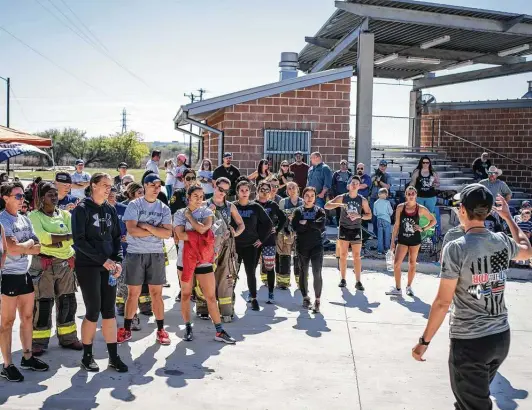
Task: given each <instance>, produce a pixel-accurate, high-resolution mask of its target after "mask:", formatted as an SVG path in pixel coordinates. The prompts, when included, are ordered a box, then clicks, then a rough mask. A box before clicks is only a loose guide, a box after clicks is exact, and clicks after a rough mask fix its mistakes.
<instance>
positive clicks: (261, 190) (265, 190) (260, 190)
mask: <svg viewBox="0 0 532 410" xmlns="http://www.w3.org/2000/svg"><path fill="white" fill-rule="evenodd" d="M271 191H272V190H271V189H269V188H264V187H263V188H261V189H259V192H271Z"/></svg>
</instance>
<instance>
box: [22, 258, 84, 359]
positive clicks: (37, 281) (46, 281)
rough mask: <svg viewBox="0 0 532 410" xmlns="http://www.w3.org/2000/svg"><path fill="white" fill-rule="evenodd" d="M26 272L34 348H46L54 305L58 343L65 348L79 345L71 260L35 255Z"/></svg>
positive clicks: (50, 332)
mask: <svg viewBox="0 0 532 410" xmlns="http://www.w3.org/2000/svg"><path fill="white" fill-rule="evenodd" d="M29 272H30V274H31V276H32V278H33V283H34V287H35V306H34V308H33V345H38V346H41V347H42V348H44V349H47V348H48V344H49V342H50V337H51V335H52V309H53V307H54V302H55V305H56V308H55V309H56V325H57V338H58V339H59V343H60V344H61V345H63V346H66V345H69V344H72V343H74V342H76V341H78V340H79V339H78V335H77V328H76V310H77V303H76V295H75V292H76V290H77V287H76V278H75V275H74V258H70V259H67V260H65V259H58V258H52V257H44V256H41V255H35V256H33V258H32V261H31V266H30V271H29Z"/></svg>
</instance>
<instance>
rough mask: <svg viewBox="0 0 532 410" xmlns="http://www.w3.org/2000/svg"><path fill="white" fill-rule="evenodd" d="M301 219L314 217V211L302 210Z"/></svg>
mask: <svg viewBox="0 0 532 410" xmlns="http://www.w3.org/2000/svg"><path fill="white" fill-rule="evenodd" d="M302 216H303V219H305V220H312V219H315V218H316V211H315V210H312V211H303V212H302Z"/></svg>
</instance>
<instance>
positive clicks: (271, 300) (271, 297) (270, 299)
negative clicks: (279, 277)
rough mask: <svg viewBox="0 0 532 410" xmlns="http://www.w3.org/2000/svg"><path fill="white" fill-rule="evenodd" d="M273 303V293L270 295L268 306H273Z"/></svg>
mask: <svg viewBox="0 0 532 410" xmlns="http://www.w3.org/2000/svg"><path fill="white" fill-rule="evenodd" d="M273 301H274V297H273V292H272V293H268V301H267V302H266V303H267V304H268V305H273Z"/></svg>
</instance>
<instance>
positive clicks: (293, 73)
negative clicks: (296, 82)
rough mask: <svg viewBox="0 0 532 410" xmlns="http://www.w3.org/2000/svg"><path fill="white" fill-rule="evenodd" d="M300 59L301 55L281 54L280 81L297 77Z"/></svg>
mask: <svg viewBox="0 0 532 410" xmlns="http://www.w3.org/2000/svg"><path fill="white" fill-rule="evenodd" d="M298 57H299V55H298V54H297V53H289V52H284V53H281V62H280V63H279V67H281V70H280V72H279V80H280V81H283V80H288V79H290V78H296V77H297V69H298V68H299V62H298Z"/></svg>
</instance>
